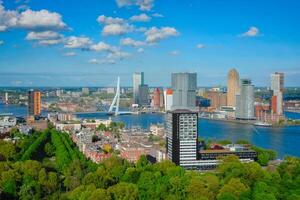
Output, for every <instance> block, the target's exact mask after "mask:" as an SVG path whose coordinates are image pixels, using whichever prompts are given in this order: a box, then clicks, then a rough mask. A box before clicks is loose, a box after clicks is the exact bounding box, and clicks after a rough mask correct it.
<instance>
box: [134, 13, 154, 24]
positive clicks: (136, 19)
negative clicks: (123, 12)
mask: <svg viewBox="0 0 300 200" xmlns="http://www.w3.org/2000/svg"><path fill="white" fill-rule="evenodd" d="M130 20H131V21H133V22H149V21H150V20H151V17H149V16H148V15H146V14H145V13H142V14H140V15H134V16H132V17H130Z"/></svg>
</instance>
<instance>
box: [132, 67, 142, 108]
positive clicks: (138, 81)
mask: <svg viewBox="0 0 300 200" xmlns="http://www.w3.org/2000/svg"><path fill="white" fill-rule="evenodd" d="M140 85H144V72H135V73H134V74H133V103H135V104H139V102H138V101H139V86H140Z"/></svg>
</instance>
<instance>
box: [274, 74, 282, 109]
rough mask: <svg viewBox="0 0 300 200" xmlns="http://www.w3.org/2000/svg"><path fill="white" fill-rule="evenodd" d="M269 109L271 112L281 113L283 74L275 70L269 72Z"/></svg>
mask: <svg viewBox="0 0 300 200" xmlns="http://www.w3.org/2000/svg"><path fill="white" fill-rule="evenodd" d="M271 91H272V99H271V105H272V106H271V110H272V114H276V115H282V114H283V91H284V74H283V73H279V72H275V73H273V74H271Z"/></svg>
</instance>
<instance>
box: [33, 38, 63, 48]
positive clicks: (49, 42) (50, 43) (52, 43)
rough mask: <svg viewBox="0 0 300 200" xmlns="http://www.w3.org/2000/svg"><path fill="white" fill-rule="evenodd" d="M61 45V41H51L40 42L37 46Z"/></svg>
mask: <svg viewBox="0 0 300 200" xmlns="http://www.w3.org/2000/svg"><path fill="white" fill-rule="evenodd" d="M60 43H62V40H61V39H51V40H40V41H39V42H38V44H40V45H43V46H49V45H55V44H60Z"/></svg>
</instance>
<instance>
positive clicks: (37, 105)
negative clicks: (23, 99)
mask: <svg viewBox="0 0 300 200" xmlns="http://www.w3.org/2000/svg"><path fill="white" fill-rule="evenodd" d="M40 114H41V92H40V91H37V90H30V91H29V92H28V115H29V116H39V115H40Z"/></svg>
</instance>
